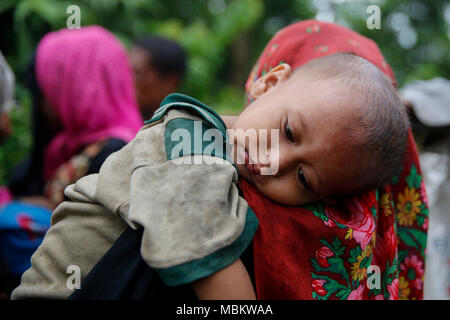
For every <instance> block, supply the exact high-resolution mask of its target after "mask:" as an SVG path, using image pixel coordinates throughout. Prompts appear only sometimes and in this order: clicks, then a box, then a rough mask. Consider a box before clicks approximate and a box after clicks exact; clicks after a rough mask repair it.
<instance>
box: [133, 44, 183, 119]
mask: <svg viewBox="0 0 450 320" xmlns="http://www.w3.org/2000/svg"><path fill="white" fill-rule="evenodd" d="M130 59H131V64H132V66H133V71H134V78H135V86H136V96H137V100H138V103H139V108H140V110H141V113H142V116H143V118H144V120H148V119H150V118H151V117H152V115H153V113H154V112H155V110H156V109H158V108H159V104H160V103H161V101H162V100H163V99H164V97H166V96H167V95H168V94H170V93H172V92H175V91H177V90H178V88H179V87H180V85H181V83H182V80H183V77H184V73H185V69H186V54H185V52H184V50H183V49H182V48H181V47H180V46H179V45H178V44H177V43H176V42H174V41H172V40H169V39H165V38H161V37H156V36H142V37H139V38H137V39H135V40H134V42H133V47H132V48H131V51H130Z"/></svg>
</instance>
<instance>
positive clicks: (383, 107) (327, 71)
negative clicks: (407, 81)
mask: <svg viewBox="0 0 450 320" xmlns="http://www.w3.org/2000/svg"><path fill="white" fill-rule="evenodd" d="M300 70H301V71H300ZM297 71H298V72H299V73H302V74H304V73H305V72H308V79H310V76H311V77H312V78H313V80H319V81H320V80H325V79H327V80H337V83H338V84H339V85H342V86H343V87H344V88H346V89H348V90H350V96H349V97H346V99H348V98H351V102H352V105H355V106H356V109H357V110H358V111H359V112H355V114H356V115H357V116H356V117H355V118H356V120H355V122H354V125H352V128H349V129H351V130H347V132H348V135H347V136H348V138H349V139H351V141H352V146H354V147H355V148H354V150H355V151H356V152H355V155H356V156H355V157H356V158H357V161H359V163H360V165H361V167H362V168H363V170H364V172H361V177H364V179H363V180H364V183H363V187H362V189H364V190H362V191H367V190H371V189H375V188H379V187H382V186H383V185H386V184H388V183H390V181H391V180H392V177H393V176H394V175H395V174H396V173H397V172H398V170H399V167H400V166H401V164H402V161H403V158H404V154H405V150H406V146H407V137H408V128H409V120H408V114H407V110H406V108H405V107H404V106H403V105H402V104H401V103H400V100H399V98H398V95H397V93H396V90H395V88H394V86H393V85H392V83H391V81H390V80H389V78H388V77H387V76H385V75H384V74H383V73H382V72H381V70H380V69H378V68H377V67H376V66H375V65H373V64H372V63H370V62H369V61H367V60H365V59H363V58H361V57H359V56H357V55H354V54H351V53H336V54H333V55H329V56H326V57H322V58H318V59H315V60H312V61H310V62H308V63H306V64H305V65H303V66H302V67H300V68H299V69H297V70H296V71H295V72H294V74H295V73H297Z"/></svg>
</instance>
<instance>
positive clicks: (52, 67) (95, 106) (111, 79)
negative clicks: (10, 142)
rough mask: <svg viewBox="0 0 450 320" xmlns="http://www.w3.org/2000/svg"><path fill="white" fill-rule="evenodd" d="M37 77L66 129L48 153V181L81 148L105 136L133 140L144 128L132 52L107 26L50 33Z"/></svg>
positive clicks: (39, 55)
mask: <svg viewBox="0 0 450 320" xmlns="http://www.w3.org/2000/svg"><path fill="white" fill-rule="evenodd" d="M36 76H37V80H38V83H39V87H40V89H41V90H42V92H43V95H44V97H45V98H46V99H47V100H48V101H49V103H50V105H51V107H52V108H54V110H55V111H56V113H57V116H58V118H59V120H60V121H61V123H62V126H63V130H62V131H61V132H59V133H58V134H57V135H56V136H55V137H53V139H52V140H51V141H50V143H49V144H48V146H47V147H46V149H45V151H44V177H45V179H48V178H49V177H50V176H51V175H52V174H53V173H54V172H55V170H56V169H58V167H59V166H60V165H61V164H63V163H64V162H66V161H67V160H69V159H70V158H71V157H72V156H73V155H75V154H76V152H78V151H80V150H79V149H80V148H82V147H84V146H86V145H88V144H90V143H93V142H96V141H98V140H101V139H105V138H118V139H122V140H124V141H126V142H128V141H130V140H131V139H132V138H133V137H134V136H135V134H136V133H137V131H138V130H139V129H140V128H141V126H142V125H143V120H142V118H141V115H140V114H139V109H138V106H137V102H136V99H135V94H134V87H133V78H132V73H131V67H130V65H129V63H128V57H127V53H126V51H125V49H124V47H123V46H122V45H121V44H120V42H119V41H118V40H117V39H116V38H115V37H114V36H113V35H112V34H111V33H109V32H108V31H107V30H105V29H103V28H102V27H99V26H89V27H83V28H81V29H80V30H67V29H63V30H60V31H56V32H51V33H49V34H47V35H46V36H45V37H44V38H43V39H42V40H41V42H40V43H39V46H38V49H37V56H36Z"/></svg>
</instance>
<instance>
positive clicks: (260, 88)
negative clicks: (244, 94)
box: [249, 63, 291, 100]
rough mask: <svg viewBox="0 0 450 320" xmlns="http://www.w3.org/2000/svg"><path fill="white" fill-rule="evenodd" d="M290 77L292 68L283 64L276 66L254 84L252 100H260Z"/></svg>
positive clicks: (251, 93)
mask: <svg viewBox="0 0 450 320" xmlns="http://www.w3.org/2000/svg"><path fill="white" fill-rule="evenodd" d="M290 75H291V67H290V66H289V65H288V64H286V63H283V64H280V65H278V66H276V67H275V68H273V69H272V70H270V71H269V72H267V73H266V74H265V75H263V76H262V77H261V78H259V79H258V80H256V82H255V83H253V84H252V86H251V87H250V90H249V96H250V98H252V99H253V100H256V99H258V98H259V97H260V96H261V95H263V94H264V93H266V92H267V91H269V90H270V89H271V88H273V87H275V86H277V85H279V84H280V83H281V82H283V81H285V80H286V79H287V78H289V76H290Z"/></svg>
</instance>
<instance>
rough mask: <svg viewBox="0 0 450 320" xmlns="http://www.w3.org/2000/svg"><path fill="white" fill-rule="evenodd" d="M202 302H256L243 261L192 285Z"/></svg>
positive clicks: (234, 263) (238, 260)
mask: <svg viewBox="0 0 450 320" xmlns="http://www.w3.org/2000/svg"><path fill="white" fill-rule="evenodd" d="M192 287H193V289H194V291H195V293H196V295H197V298H199V299H200V300H256V295H255V291H254V289H253V285H252V282H251V280H250V276H249V275H248V272H247V269H245V266H244V264H243V263H242V261H241V259H237V260H236V261H235V262H233V263H232V264H230V265H229V266H227V267H225V268H223V269H222V270H219V271H217V272H216V273H214V274H212V275H210V276H208V277H205V278H202V279H199V280H197V281H195V282H193V283H192Z"/></svg>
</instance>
